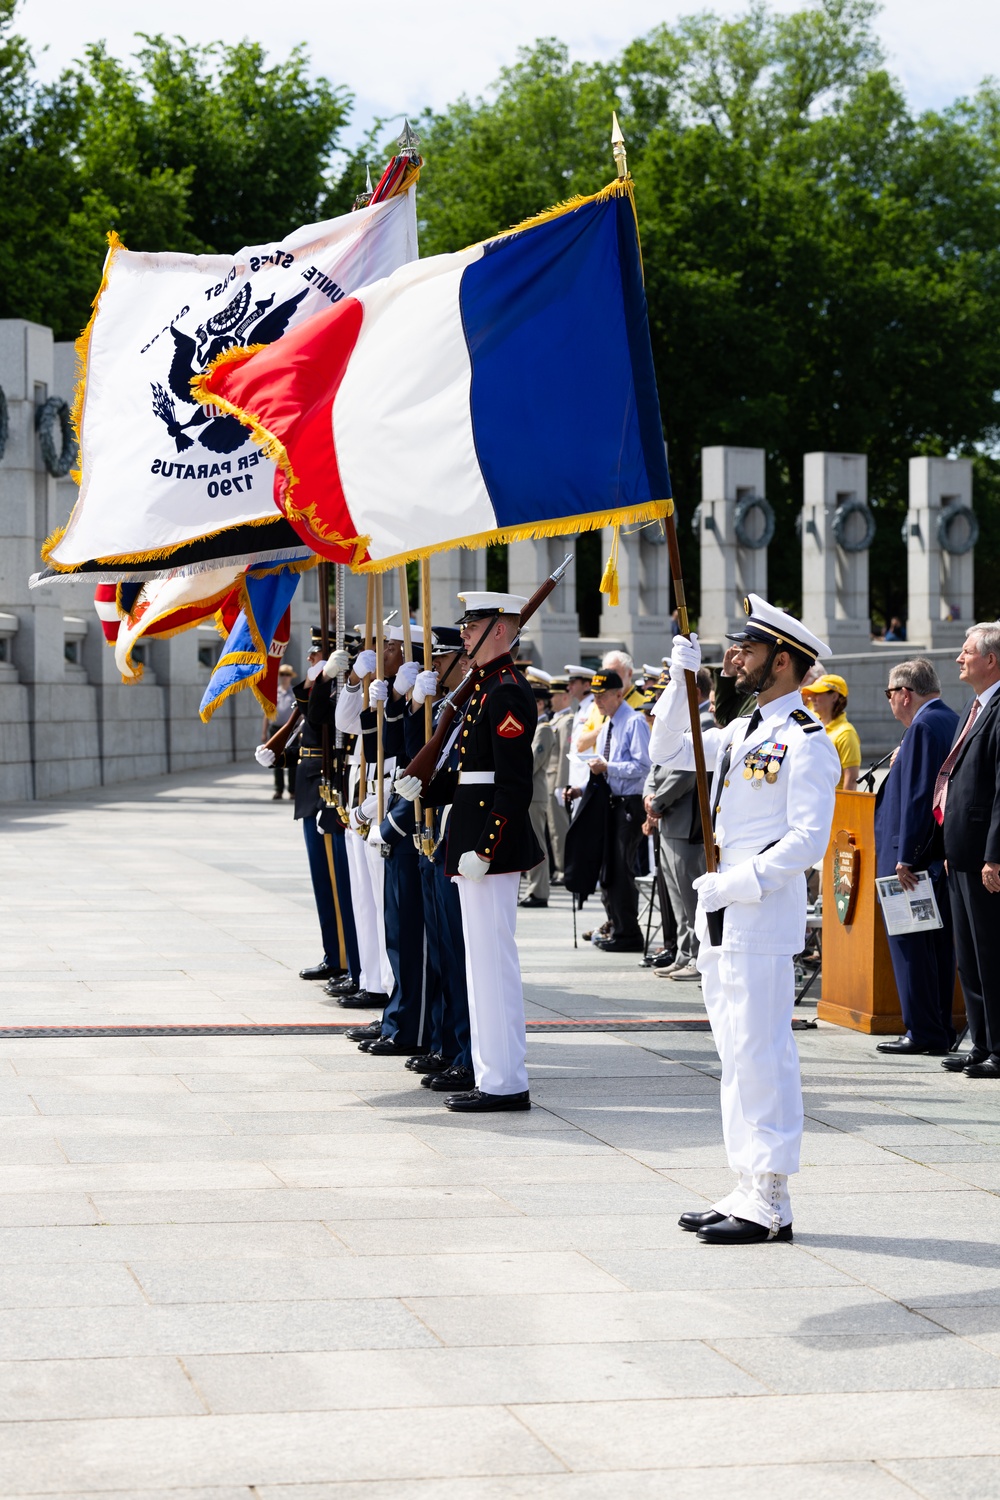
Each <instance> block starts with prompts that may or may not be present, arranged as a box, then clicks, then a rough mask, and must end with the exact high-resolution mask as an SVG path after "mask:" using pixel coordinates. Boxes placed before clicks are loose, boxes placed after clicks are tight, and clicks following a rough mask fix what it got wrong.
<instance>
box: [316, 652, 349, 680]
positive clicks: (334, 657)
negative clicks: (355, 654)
mask: <svg viewBox="0 0 1000 1500" xmlns="http://www.w3.org/2000/svg"><path fill="white" fill-rule="evenodd" d="M350 670H351V658H350V656H349V655H348V653H347V652H346V651H331V653H330V659H329V661H328V662H327V664H326V666H325V667H324V668H323V676H324V677H325V678H326V679H327V681H328V682H330V681H332V680H333V678H334V677H339V676H340V675H341V674H342V673H346V672H349V671H350Z"/></svg>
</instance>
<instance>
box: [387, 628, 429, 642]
mask: <svg viewBox="0 0 1000 1500" xmlns="http://www.w3.org/2000/svg"><path fill="white" fill-rule="evenodd" d="M403 638H404V637H403V627H402V625H390V626H388V628H387V629H386V632H385V639H386V640H387V641H401V640H403ZM410 640H411V641H412V642H413V644H414V645H415V646H422V645H423V644H424V632H423V628H422V627H421V626H420V625H411V626H410ZM433 643H434V634H433V632H432V633H431V644H432V645H433Z"/></svg>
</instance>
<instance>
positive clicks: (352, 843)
mask: <svg viewBox="0 0 1000 1500" xmlns="http://www.w3.org/2000/svg"><path fill="white" fill-rule="evenodd" d="M345 842H346V844H347V860H348V864H349V865H350V870H351V906H352V908H353V910H354V927H355V931H356V932H357V935H358V958H359V960H360V962H361V988H362V989H363V990H370V991H371V993H372V994H375V995H390V994H391V993H392V985H393V979H392V969H391V967H390V965H389V956H388V954H387V953H386V951H385V900H384V897H383V893H382V885H383V881H384V879H385V870H384V867H383V863H382V856H381V855H380V854H379V852H378V850H377V849H371V850H370V849H369V848H368V845H367V843H366V842H365V841H364V839H361V838H359V837H358V835H357V834H356V833H347V834H345Z"/></svg>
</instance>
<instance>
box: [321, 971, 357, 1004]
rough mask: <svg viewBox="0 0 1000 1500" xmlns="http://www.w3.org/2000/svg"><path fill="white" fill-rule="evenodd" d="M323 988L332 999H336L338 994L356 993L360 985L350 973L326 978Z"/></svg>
mask: <svg viewBox="0 0 1000 1500" xmlns="http://www.w3.org/2000/svg"><path fill="white" fill-rule="evenodd" d="M323 988H324V990H325V991H326V993H327V994H328V995H329V996H330V997H331V998H332V999H336V997H337V996H338V995H356V994H357V992H358V989H359V988H360V986H359V985H358V984H357V983H356V982H355V981H354V980H353V979H352V978H351V976H350V974H345V975H344V977H343V978H342V979H328V980H327V982H326V984H324V986H323Z"/></svg>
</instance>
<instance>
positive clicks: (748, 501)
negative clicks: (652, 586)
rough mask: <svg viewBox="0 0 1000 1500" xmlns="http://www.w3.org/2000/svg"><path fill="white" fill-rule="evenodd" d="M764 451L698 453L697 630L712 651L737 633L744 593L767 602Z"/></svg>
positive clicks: (770, 525) (769, 530)
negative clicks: (729, 636)
mask: <svg viewBox="0 0 1000 1500" xmlns="http://www.w3.org/2000/svg"><path fill="white" fill-rule="evenodd" d="M764 457H765V455H764V449H763V448H728V447H720V448H703V449H702V450H701V505H700V506H699V508H698V512H697V523H698V535H699V542H700V547H701V609H700V612H699V617H698V631H699V634H700V636H701V638H702V640H703V641H705V642H706V643H708V642H710V643H711V644H712V645H713V646H719V645H720V644H721V645H724V644H725V637H726V636H727V635H728V634H731V633H733V632H734V631H736V630H739V629H741V628H742V625H743V622H744V621H745V619H746V614H745V613H744V609H743V600H744V599H745V597H746V596H747V594H751V593H753V594H759V595H760V596H761V598H764V599H766V598H767V548H768V544H769V542H770V540H771V537H772V536H773V535H774V512H773V511H772V509H771V507H770V505H769V504H768V502H767V499H766V496H765V491H764Z"/></svg>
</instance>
